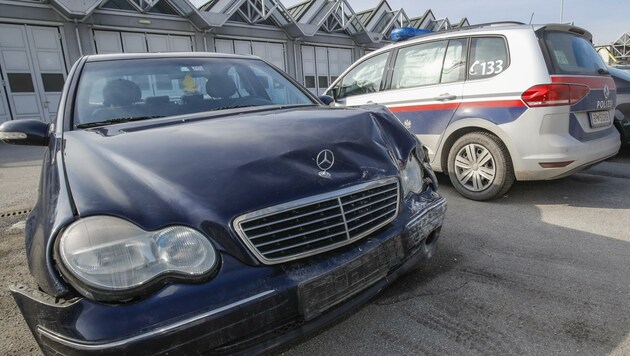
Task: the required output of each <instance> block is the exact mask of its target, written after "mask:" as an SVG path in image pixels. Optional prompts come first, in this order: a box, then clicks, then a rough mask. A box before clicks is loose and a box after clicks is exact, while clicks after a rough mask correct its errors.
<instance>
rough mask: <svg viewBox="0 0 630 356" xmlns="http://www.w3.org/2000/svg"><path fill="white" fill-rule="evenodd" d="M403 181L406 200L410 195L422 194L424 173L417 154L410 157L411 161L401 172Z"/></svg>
mask: <svg viewBox="0 0 630 356" xmlns="http://www.w3.org/2000/svg"><path fill="white" fill-rule="evenodd" d="M400 178H401V181H402V188H403V196H404V197H405V198H406V197H408V196H409V195H410V194H412V193H414V194H420V193H422V190H423V188H424V173H423V171H422V166H421V163H420V161H419V160H418V158H417V157H416V155H415V154H413V153H412V154H410V155H409V160H408V161H407V164H406V165H405V168H403V169H402V170H401V171H400Z"/></svg>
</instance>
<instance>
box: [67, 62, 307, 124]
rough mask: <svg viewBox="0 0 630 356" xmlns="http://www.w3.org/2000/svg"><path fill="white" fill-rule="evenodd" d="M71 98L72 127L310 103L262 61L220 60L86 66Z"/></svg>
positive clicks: (286, 80) (294, 87) (290, 83)
mask: <svg viewBox="0 0 630 356" xmlns="http://www.w3.org/2000/svg"><path fill="white" fill-rule="evenodd" d="M77 93H78V94H77V99H76V102H75V105H76V106H75V116H74V125H75V127H78V128H85V127H92V126H100V125H107V124H112V123H118V122H125V121H134V120H145V119H151V118H158V117H165V116H173V115H182V114H190V113H196V112H204V111H215V110H226V109H233V108H240V107H251V106H265V105H283V106H286V105H313V104H315V102H314V101H313V100H312V99H311V98H310V97H309V96H308V95H307V94H305V93H304V92H303V91H302V90H300V89H299V88H298V87H297V86H295V85H294V84H293V83H292V82H291V81H289V80H288V79H287V78H285V77H284V76H283V75H282V74H280V73H279V72H278V71H277V70H276V69H274V68H273V67H271V66H269V65H268V64H266V63H265V62H263V61H261V60H258V59H244V58H225V57H215V58H150V59H126V60H111V61H96V62H88V63H86V65H85V67H84V69H83V71H82V74H81V79H80V82H79V88H78V91H77Z"/></svg>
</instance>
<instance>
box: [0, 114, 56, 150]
mask: <svg viewBox="0 0 630 356" xmlns="http://www.w3.org/2000/svg"><path fill="white" fill-rule="evenodd" d="M49 126H50V124H47V123H45V122H42V121H39V120H33V119H27V120H13V121H7V122H5V123H3V124H2V125H0V140H1V141H3V142H4V143H10V144H12V145H28V146H46V145H48V128H49Z"/></svg>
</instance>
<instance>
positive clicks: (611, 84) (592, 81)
mask: <svg viewBox="0 0 630 356" xmlns="http://www.w3.org/2000/svg"><path fill="white" fill-rule="evenodd" d="M551 81H552V82H553V83H569V84H584V85H588V87H589V88H591V89H601V88H603V87H604V85H608V88H610V89H615V88H616V86H615V81H614V80H613V79H612V78H611V77H590V76H579V75H552V76H551Z"/></svg>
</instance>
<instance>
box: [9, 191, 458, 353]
mask: <svg viewBox="0 0 630 356" xmlns="http://www.w3.org/2000/svg"><path fill="white" fill-rule="evenodd" d="M425 193H426V192H425ZM445 211H446V201H445V200H444V198H442V197H440V196H439V195H437V194H436V193H431V194H430V195H428V196H427V195H426V194H425V195H424V196H423V197H418V198H417V199H415V200H414V201H413V202H410V203H409V205H408V208H407V209H404V210H403V211H402V212H401V214H400V215H399V216H398V218H397V219H396V220H395V221H394V222H392V223H391V224H389V225H388V226H386V227H385V228H383V229H381V230H379V231H378V232H376V233H375V234H373V235H371V236H369V237H366V238H364V239H362V240H360V241H357V242H356V243H354V244H352V245H349V246H346V247H344V248H340V249H338V250H335V251H332V252H328V253H324V254H322V255H319V256H314V257H312V258H308V259H304V260H301V261H296V262H291V263H285V264H282V265H277V266H263V267H251V266H245V265H242V264H241V263H240V262H239V261H237V260H236V259H234V258H232V257H230V256H229V255H224V256H223V261H222V262H223V263H222V267H221V271H220V272H219V273H218V275H217V276H216V277H215V278H214V279H213V280H211V281H209V282H206V283H202V284H192V285H169V286H166V287H164V288H163V289H162V290H161V291H160V292H158V293H156V294H155V295H152V296H150V297H148V298H146V299H143V300H140V301H136V302H130V303H125V304H118V305H115V304H103V303H96V302H93V301H91V300H88V299H85V298H75V299H72V300H55V299H53V298H51V297H50V296H48V295H46V294H43V293H41V292H38V291H34V290H29V289H28V288H26V287H23V286H13V287H11V291H12V294H13V297H14V298H15V300H16V302H17V304H18V306H19V308H20V310H21V311H22V314H23V315H24V318H25V319H26V321H27V324H28V326H29V327H30V329H31V331H32V333H33V335H34V337H35V339H36V341H37V342H38V343H39V345H40V347H41V349H42V351H43V352H44V353H45V354H58V353H59V354H64V355H73V354H76V355H79V354H80V355H85V354H100V355H103V354H116V355H147V354H168V353H172V352H177V353H178V354H199V353H207V352H210V353H217V354H222V353H225V354H234V353H236V352H238V353H240V352H243V353H252V352H262V351H265V350H269V349H273V348H275V347H277V346H279V345H282V344H285V343H287V342H290V341H292V340H295V339H297V338H299V337H300V336H302V335H304V334H308V333H310V332H312V331H314V330H317V329H319V328H321V327H323V326H325V325H327V324H329V323H331V322H332V321H334V320H335V319H337V318H339V317H342V316H343V315H346V314H347V313H348V312H350V311H351V310H353V309H354V308H356V307H357V306H359V305H361V304H363V303H365V302H366V301H368V300H369V299H370V298H371V297H373V296H374V295H376V294H377V293H378V292H379V291H381V290H382V289H383V288H384V287H385V286H387V285H389V284H390V283H392V282H393V281H394V280H395V279H396V278H397V277H398V276H399V275H401V274H403V273H405V272H407V271H409V270H410V269H412V268H414V267H415V266H416V265H417V264H418V263H419V262H420V261H422V260H424V259H426V258H429V257H431V255H432V254H433V252H434V251H435V247H436V243H437V240H438V237H439V234H440V229H441V226H442V222H443V220H444V214H445Z"/></svg>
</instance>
